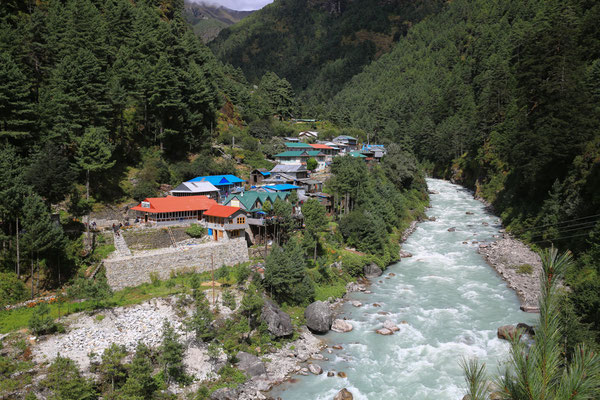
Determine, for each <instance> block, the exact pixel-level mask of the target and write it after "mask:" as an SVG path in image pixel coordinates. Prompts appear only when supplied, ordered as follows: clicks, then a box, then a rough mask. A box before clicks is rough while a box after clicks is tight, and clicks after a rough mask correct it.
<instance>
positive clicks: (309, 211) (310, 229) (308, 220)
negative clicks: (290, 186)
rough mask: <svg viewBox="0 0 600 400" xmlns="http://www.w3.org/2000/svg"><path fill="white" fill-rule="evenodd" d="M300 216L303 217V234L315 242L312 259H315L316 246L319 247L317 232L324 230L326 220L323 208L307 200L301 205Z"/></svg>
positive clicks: (312, 200) (317, 203)
mask: <svg viewBox="0 0 600 400" xmlns="http://www.w3.org/2000/svg"><path fill="white" fill-rule="evenodd" d="M302 215H303V216H304V225H305V228H306V229H305V232H304V234H305V235H307V236H309V237H310V238H311V240H312V241H314V242H315V247H314V254H313V259H314V260H316V259H317V246H318V245H319V236H318V235H319V232H321V231H322V230H323V229H325V227H326V225H327V218H326V217H325V207H324V206H323V205H322V204H321V203H320V202H319V201H318V200H316V199H308V200H307V201H306V202H304V204H303V205H302Z"/></svg>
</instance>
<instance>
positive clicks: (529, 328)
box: [517, 322, 535, 337]
mask: <svg viewBox="0 0 600 400" xmlns="http://www.w3.org/2000/svg"><path fill="white" fill-rule="evenodd" d="M517 329H520V330H521V331H522V332H523V333H525V334H527V335H529V336H532V337H533V336H535V331H534V329H533V326H530V325H527V324H525V323H523V322H519V323H518V324H517Z"/></svg>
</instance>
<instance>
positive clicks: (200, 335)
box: [188, 290, 215, 342]
mask: <svg viewBox="0 0 600 400" xmlns="http://www.w3.org/2000/svg"><path fill="white" fill-rule="evenodd" d="M194 293H195V298H196V310H195V311H194V314H193V315H192V318H191V320H190V321H189V322H188V329H190V330H191V331H193V332H194V333H195V335H196V340H199V341H203V342H209V341H210V340H211V339H213V338H214V335H215V333H214V331H213V327H212V325H211V323H212V321H213V314H212V312H211V311H210V304H209V303H208V300H207V298H206V295H205V293H204V291H202V290H195V291H194Z"/></svg>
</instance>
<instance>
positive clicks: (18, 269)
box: [17, 215, 21, 278]
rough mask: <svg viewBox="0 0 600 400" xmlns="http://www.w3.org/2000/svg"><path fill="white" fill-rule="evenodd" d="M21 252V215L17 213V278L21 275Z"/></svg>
mask: <svg viewBox="0 0 600 400" xmlns="http://www.w3.org/2000/svg"><path fill="white" fill-rule="evenodd" d="M20 258H21V253H20V252H19V216H18V215H17V278H20V277H21V259H20Z"/></svg>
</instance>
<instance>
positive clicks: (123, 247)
mask: <svg viewBox="0 0 600 400" xmlns="http://www.w3.org/2000/svg"><path fill="white" fill-rule="evenodd" d="M113 239H114V243H115V250H116V251H117V253H118V254H119V255H120V256H123V257H126V256H131V255H132V254H131V250H129V247H128V246H127V242H125V238H123V235H118V236H117V235H115V234H114V233H113Z"/></svg>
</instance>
